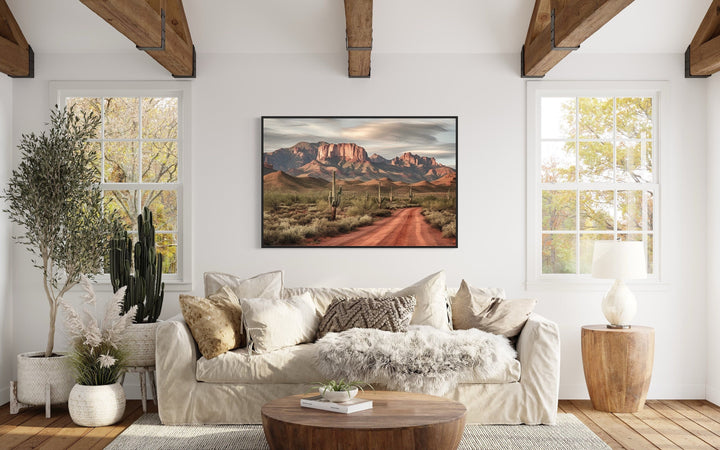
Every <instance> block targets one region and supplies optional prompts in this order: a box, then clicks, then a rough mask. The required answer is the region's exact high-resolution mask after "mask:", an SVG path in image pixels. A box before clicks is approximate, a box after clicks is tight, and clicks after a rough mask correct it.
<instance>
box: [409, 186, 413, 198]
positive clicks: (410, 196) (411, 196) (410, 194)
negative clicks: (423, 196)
mask: <svg viewBox="0 0 720 450" xmlns="http://www.w3.org/2000/svg"><path fill="white" fill-rule="evenodd" d="M408 197H409V198H410V201H412V199H413V193H412V186H410V193H408Z"/></svg>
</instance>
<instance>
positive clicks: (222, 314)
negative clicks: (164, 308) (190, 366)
mask: <svg viewBox="0 0 720 450" xmlns="http://www.w3.org/2000/svg"><path fill="white" fill-rule="evenodd" d="M180 310H181V311H182V315H183V317H184V318H185V322H186V323H187V325H188V328H190V332H191V333H192V335H193V338H194V339H195V342H197V344H198V348H199V349H200V353H202V355H203V356H204V357H205V358H206V359H212V358H214V357H216V356H218V355H220V354H223V353H225V352H227V351H228V350H233V349H235V348H239V347H243V346H244V345H245V335H244V333H243V332H242V310H241V309H240V304H239V303H238V299H237V297H235V294H234V293H233V292H232V291H231V290H230V289H229V288H227V287H222V288H221V289H220V291H218V292H216V293H215V294H213V295H211V296H210V297H209V298H203V297H193V296H191V295H180Z"/></svg>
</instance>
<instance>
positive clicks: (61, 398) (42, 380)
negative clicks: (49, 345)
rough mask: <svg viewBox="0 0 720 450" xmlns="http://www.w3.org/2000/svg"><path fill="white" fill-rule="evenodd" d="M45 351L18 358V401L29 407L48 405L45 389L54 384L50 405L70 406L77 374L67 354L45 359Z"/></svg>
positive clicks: (23, 354)
mask: <svg viewBox="0 0 720 450" xmlns="http://www.w3.org/2000/svg"><path fill="white" fill-rule="evenodd" d="M44 355H45V353H44V352H30V353H21V354H19V355H18V356H17V370H18V383H17V399H18V401H19V402H20V403H25V404H27V405H44V404H45V386H46V385H48V384H49V385H50V403H51V404H57V403H66V402H67V401H68V397H69V396H70V390H71V389H72V387H73V385H74V384H75V374H74V373H73V370H72V366H71V365H70V357H69V356H68V355H67V354H66V353H58V354H57V356H50V357H45V356H44Z"/></svg>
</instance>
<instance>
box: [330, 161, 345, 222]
mask: <svg viewBox="0 0 720 450" xmlns="http://www.w3.org/2000/svg"><path fill="white" fill-rule="evenodd" d="M341 195H342V186H340V189H338V191H337V193H336V192H335V172H333V177H332V188H331V190H330V193H329V194H328V203H330V208H331V209H330V220H335V216H336V215H337V208H338V206H340V196H341Z"/></svg>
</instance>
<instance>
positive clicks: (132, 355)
mask: <svg viewBox="0 0 720 450" xmlns="http://www.w3.org/2000/svg"><path fill="white" fill-rule="evenodd" d="M157 326H158V322H153V323H134V324H132V325H130V326H129V327H128V328H127V329H126V330H125V334H124V335H123V346H124V347H125V349H126V350H127V352H128V358H127V361H125V365H126V366H128V367H145V366H154V365H155V332H156V331H157Z"/></svg>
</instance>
